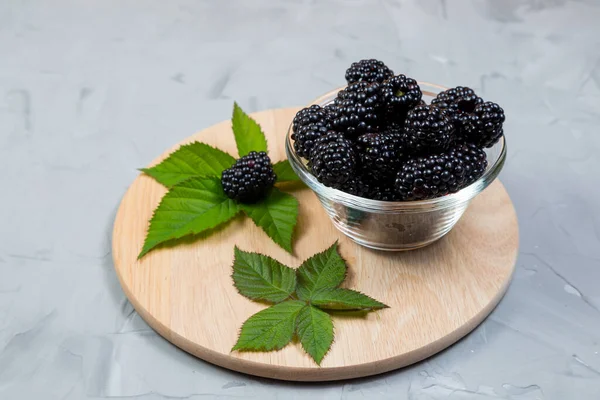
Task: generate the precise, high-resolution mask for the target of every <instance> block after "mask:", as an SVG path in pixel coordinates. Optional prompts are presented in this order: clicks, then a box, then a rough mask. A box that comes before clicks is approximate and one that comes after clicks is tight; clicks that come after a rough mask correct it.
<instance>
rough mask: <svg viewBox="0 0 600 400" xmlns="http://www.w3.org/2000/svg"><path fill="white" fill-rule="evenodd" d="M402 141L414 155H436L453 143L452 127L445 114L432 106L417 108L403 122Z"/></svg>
mask: <svg viewBox="0 0 600 400" xmlns="http://www.w3.org/2000/svg"><path fill="white" fill-rule="evenodd" d="M402 135H403V136H402V139H403V141H404V144H405V146H406V147H407V148H408V149H410V150H412V151H414V152H416V153H422V154H425V153H437V152H440V151H444V150H446V149H448V148H449V147H450V146H451V145H452V143H453V142H454V139H455V137H454V126H453V125H452V122H451V121H450V118H448V115H446V112H445V111H444V110H442V109H440V108H437V107H434V106H417V107H415V108H413V109H412V110H410V111H409V112H408V114H407V116H406V121H405V122H404V130H403V133H402Z"/></svg>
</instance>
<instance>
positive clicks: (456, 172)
mask: <svg viewBox="0 0 600 400" xmlns="http://www.w3.org/2000/svg"><path fill="white" fill-rule="evenodd" d="M346 81H347V82H348V86H346V87H345V88H344V89H342V90H341V91H339V92H338V94H337V97H336V98H335V100H334V101H333V102H332V103H330V104H328V105H326V106H324V107H321V106H318V105H312V106H310V107H307V108H304V109H302V110H300V111H299V112H298V114H296V117H295V118H294V122H293V125H292V139H293V141H294V149H295V151H296V153H297V154H298V155H299V156H301V157H303V158H305V159H306V160H308V166H309V168H310V169H311V172H312V173H313V175H314V176H315V177H316V178H317V179H318V180H319V181H320V182H321V183H323V184H324V185H326V186H329V187H333V188H335V189H339V190H342V191H345V192H347V193H350V194H353V195H356V196H360V197H365V198H370V199H374V200H383V201H411V200H424V199H431V198H434V197H440V196H444V195H447V194H449V193H455V192H457V191H459V190H460V189H462V188H464V187H466V186H468V185H470V184H471V183H473V182H475V181H476V180H477V179H478V178H479V177H481V175H483V173H484V172H485V169H486V168H487V159H486V154H485V151H484V148H486V147H491V146H493V145H494V144H495V143H496V142H498V140H500V137H501V136H502V135H503V134H504V130H503V127H502V126H503V124H504V119H505V118H504V110H502V108H501V107H500V106H499V105H498V104H496V103H492V102H489V101H484V100H483V99H482V98H481V97H479V96H477V94H476V93H475V92H474V91H473V90H472V89H470V88H468V87H462V86H458V87H455V88H452V89H448V90H446V91H444V92H441V93H440V94H438V95H437V96H436V98H435V99H433V100H432V101H431V104H426V103H425V101H423V98H422V97H423V94H422V92H421V89H420V88H419V85H418V83H417V82H416V81H415V80H414V79H412V78H409V77H407V76H405V75H402V74H399V75H394V72H393V71H392V70H391V69H390V68H389V67H387V66H386V65H385V64H384V63H383V62H381V61H378V60H372V59H371V60H361V61H358V62H355V63H353V64H352V65H351V66H350V68H348V70H347V71H346Z"/></svg>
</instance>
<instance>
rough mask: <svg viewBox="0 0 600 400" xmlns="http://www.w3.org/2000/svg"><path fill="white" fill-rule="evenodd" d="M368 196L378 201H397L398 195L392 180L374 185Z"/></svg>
mask: <svg viewBox="0 0 600 400" xmlns="http://www.w3.org/2000/svg"><path fill="white" fill-rule="evenodd" d="M367 197H368V198H370V199H373V200H379V201H399V200H401V198H400V195H399V194H398V192H397V191H396V188H395V187H394V184H393V182H392V183H391V184H388V183H382V184H379V185H375V186H373V187H372V188H371V191H370V192H369V194H368V195H367Z"/></svg>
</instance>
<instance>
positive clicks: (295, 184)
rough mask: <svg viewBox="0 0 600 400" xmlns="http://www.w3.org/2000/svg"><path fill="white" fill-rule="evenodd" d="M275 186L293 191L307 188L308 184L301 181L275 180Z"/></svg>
mask: <svg viewBox="0 0 600 400" xmlns="http://www.w3.org/2000/svg"><path fill="white" fill-rule="evenodd" d="M275 186H276V187H277V188H278V189H281V190H284V191H286V192H295V191H297V190H302V189H307V188H308V186H306V185H305V184H304V182H302V181H287V182H277V183H276V184H275Z"/></svg>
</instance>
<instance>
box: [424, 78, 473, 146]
mask: <svg viewBox="0 0 600 400" xmlns="http://www.w3.org/2000/svg"><path fill="white" fill-rule="evenodd" d="M482 103H483V99H482V98H481V97H479V96H477V95H476V94H475V92H474V91H473V89H471V88H468V87H464V86H457V87H455V88H452V89H448V90H446V91H443V92H441V93H439V94H438V95H437V96H436V97H435V98H434V99H433V100H431V105H433V106H436V107H438V108H442V109H444V110H445V111H446V113H447V114H448V116H449V117H450V119H451V120H452V123H453V124H454V127H455V128H456V130H457V135H459V136H463V135H464V134H465V133H467V132H470V131H471V130H472V129H473V125H472V123H471V116H472V115H473V112H474V111H475V108H476V107H477V106H478V105H480V104H482Z"/></svg>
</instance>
